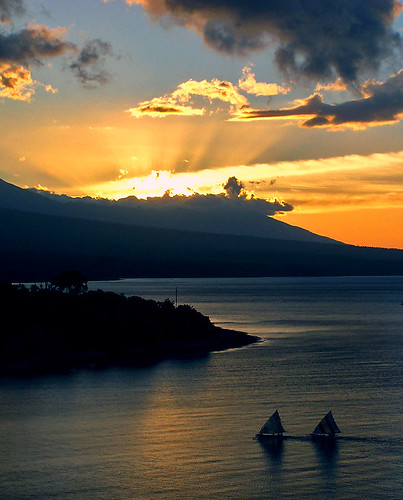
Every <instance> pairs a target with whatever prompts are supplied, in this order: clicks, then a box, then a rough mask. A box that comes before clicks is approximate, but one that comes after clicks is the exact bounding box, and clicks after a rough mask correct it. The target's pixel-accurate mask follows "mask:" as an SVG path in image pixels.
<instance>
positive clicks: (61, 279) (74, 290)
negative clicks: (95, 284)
mask: <svg viewBox="0 0 403 500" xmlns="http://www.w3.org/2000/svg"><path fill="white" fill-rule="evenodd" d="M87 283H88V280H87V278H85V277H84V276H83V275H82V273H81V271H62V272H60V273H59V274H57V275H56V276H55V277H54V278H53V279H52V281H51V285H52V287H53V288H55V289H56V290H59V291H60V292H67V293H70V294H74V295H81V294H83V293H85V292H87V291H88V285H87Z"/></svg>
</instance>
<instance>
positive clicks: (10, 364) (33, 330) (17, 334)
mask: <svg viewBox="0 0 403 500" xmlns="http://www.w3.org/2000/svg"><path fill="white" fill-rule="evenodd" d="M0 300H1V305H2V317H1V326H0V375H18V374H21V375H31V374H38V373H49V372H60V371H68V370H71V369H75V368H105V367H109V366H119V365H126V366H136V365H142V364H149V363H154V362H157V361H159V360H162V359H167V358H177V357H187V356H198V355H205V354H206V353H208V352H211V351H216V350H224V349H228V348H234V347H242V346H245V345H248V344H251V343H254V342H256V341H257V340H259V339H258V337H253V336H250V335H247V334H246V333H242V332H236V331H232V330H224V329H222V328H219V327H216V326H214V325H213V324H212V323H211V321H210V319H209V318H208V317H207V316H204V315H203V314H201V313H200V312H198V311H196V310H195V309H194V308H193V307H191V306H189V305H179V306H178V307H175V305H174V304H173V303H172V302H171V301H169V300H165V301H164V302H156V301H154V300H146V299H143V298H141V297H135V296H133V297H124V296H122V295H118V294H116V293H113V292H103V291H102V290H98V291H90V292H85V293H81V292H80V293H77V292H70V293H66V292H63V291H60V290H57V289H54V288H51V287H48V288H46V289H40V288H37V287H35V286H34V287H31V289H27V288H26V287H24V286H22V285H17V286H16V285H11V284H8V283H1V284H0Z"/></svg>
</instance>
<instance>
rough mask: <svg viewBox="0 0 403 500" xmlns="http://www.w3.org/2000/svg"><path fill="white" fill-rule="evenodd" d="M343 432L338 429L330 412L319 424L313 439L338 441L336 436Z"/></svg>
mask: <svg viewBox="0 0 403 500" xmlns="http://www.w3.org/2000/svg"><path fill="white" fill-rule="evenodd" d="M340 432H341V430H340V429H339V428H338V426H337V424H336V422H335V420H334V418H333V415H332V412H331V411H329V413H327V414H326V415H325V416H324V417H323V418H322V420H321V421H320V422H319V424H318V425H317V426H316V427H315V429H314V431H313V432H312V433H311V438H312V439H336V437H337V436H336V435H337V434H340Z"/></svg>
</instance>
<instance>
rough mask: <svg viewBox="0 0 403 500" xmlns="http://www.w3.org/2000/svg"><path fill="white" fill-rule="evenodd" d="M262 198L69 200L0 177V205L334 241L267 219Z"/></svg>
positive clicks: (168, 226)
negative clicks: (10, 182) (21, 186)
mask: <svg viewBox="0 0 403 500" xmlns="http://www.w3.org/2000/svg"><path fill="white" fill-rule="evenodd" d="M265 204H267V202H265V201H264V200H244V199H241V198H240V199H235V200H231V199H228V198H226V197H225V196H224V195H215V196H213V195H209V196H202V195H194V196H192V197H168V196H164V197H162V198H151V199H148V200H139V199H137V198H135V197H128V198H124V199H121V200H118V201H113V200H106V199H94V198H90V197H84V198H71V197H69V196H66V195H61V196H60V195H55V194H52V193H49V192H46V191H38V190H35V189H22V188H19V187H17V186H14V185H12V184H9V183H7V182H5V181H2V180H0V208H6V209H12V210H23V211H27V212H33V213H40V214H46V215H61V216H66V217H77V218H80V219H89V220H98V221H103V222H115V223H120V224H136V225H139V226H146V227H159V228H166V229H180V230H189V231H197V232H206V233H214V234H231V235H238V236H240V235H242V236H256V237H259V238H271V239H279V240H293V241H307V242H317V243H331V244H337V243H339V242H337V241H335V240H332V239H330V238H326V237H324V236H319V235H317V234H314V233H311V232H310V231H307V230H305V229H301V228H299V227H295V226H291V225H289V224H286V223H284V222H281V221H278V220H275V219H273V218H272V217H268V216H267V215H266V213H265V209H266V208H267V209H271V207H270V205H269V204H267V207H266V205H265Z"/></svg>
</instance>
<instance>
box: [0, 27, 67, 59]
mask: <svg viewBox="0 0 403 500" xmlns="http://www.w3.org/2000/svg"><path fill="white" fill-rule="evenodd" d="M63 34H64V31H63V30H61V29H60V28H57V29H49V28H47V27H46V26H32V27H28V28H25V29H23V30H21V31H18V32H15V33H10V34H7V35H5V34H1V33H0V61H7V62H13V63H18V64H22V65H26V66H27V65H30V64H33V63H37V64H40V62H41V59H43V58H48V57H57V56H60V55H62V54H64V53H65V52H66V51H69V50H74V49H75V45H74V44H72V43H69V42H65V41H63V40H62V35H63Z"/></svg>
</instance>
